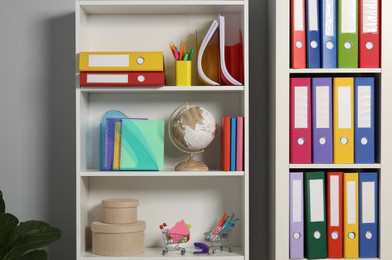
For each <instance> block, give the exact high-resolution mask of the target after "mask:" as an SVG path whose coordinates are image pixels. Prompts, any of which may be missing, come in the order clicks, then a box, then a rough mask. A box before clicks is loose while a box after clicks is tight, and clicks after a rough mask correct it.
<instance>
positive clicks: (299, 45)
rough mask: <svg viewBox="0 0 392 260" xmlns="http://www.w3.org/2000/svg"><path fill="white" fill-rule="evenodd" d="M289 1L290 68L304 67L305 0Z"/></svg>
mask: <svg viewBox="0 0 392 260" xmlns="http://www.w3.org/2000/svg"><path fill="white" fill-rule="evenodd" d="M290 3H291V9H290V12H291V23H290V24H291V37H290V38H291V39H290V41H291V68H294V69H298V68H306V27H305V0H290Z"/></svg>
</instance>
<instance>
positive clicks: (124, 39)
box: [75, 0, 249, 260]
mask: <svg viewBox="0 0 392 260" xmlns="http://www.w3.org/2000/svg"><path fill="white" fill-rule="evenodd" d="M219 14H220V15H224V16H225V18H226V27H228V26H230V25H234V26H235V27H238V29H239V30H241V31H242V35H243V47H244V82H245V84H244V86H199V85H197V83H196V67H197V66H196V65H197V64H196V55H197V54H196V55H194V59H193V64H192V67H193V84H192V85H193V86H191V87H176V86H174V85H175V75H174V58H173V57H172V54H171V52H170V48H169V42H171V41H173V42H175V43H176V44H179V43H180V42H181V41H185V42H186V44H187V48H188V49H189V48H191V47H196V46H197V43H198V42H201V40H202V37H204V34H203V33H205V32H206V31H207V30H208V28H209V26H210V25H211V23H212V21H213V19H216V18H217V17H218V15H219ZM248 32H249V30H248V1H247V0H241V1H231V0H226V1H221V0H216V1H207V0H205V1H194V0H191V1H165V0H162V1H77V2H76V53H75V60H76V63H77V64H78V58H79V56H78V54H79V53H80V52H82V51H163V52H164V62H165V80H166V86H164V87H161V88H150V87H148V88H147V87H144V88H142V87H134V88H112V87H106V88H91V87H90V88H84V87H80V86H79V71H78V69H77V71H76V113H77V115H76V120H77V123H76V184H77V201H76V206H77V239H76V242H77V259H78V260H80V259H94V258H96V259H106V260H108V259H118V258H116V257H103V256H98V255H94V254H92V253H91V236H92V235H91V229H90V224H91V222H92V221H95V220H100V204H101V201H102V199H107V198H116V197H129V198H135V199H138V200H139V207H138V219H140V220H144V221H145V222H146V226H147V227H146V231H145V253H144V254H142V255H135V256H129V257H122V258H121V259H157V258H158V259H159V258H162V259H163V258H165V259H172V258H177V257H185V258H188V257H192V258H198V257H199V258H201V257H202V258H203V259H233V260H248V259H249V206H248V205H249V170H248V169H249V164H248V161H249V160H248V147H249V140H248V120H247V119H248V118H249V117H248V115H249V111H248V90H249V78H248V71H249V68H248V45H249V44H248ZM76 67H78V66H76ZM184 102H188V103H189V104H191V105H201V106H203V107H205V108H206V109H208V110H209V111H210V112H211V113H212V114H213V115H214V117H215V119H216V121H217V124H218V131H217V136H216V137H215V140H214V141H213V142H212V143H211V145H210V146H209V147H208V148H207V149H206V151H205V153H204V154H203V155H198V156H199V157H202V159H203V161H204V162H205V163H206V164H207V165H208V166H209V168H210V171H208V172H176V171H174V167H175V165H176V164H177V163H178V162H179V161H183V160H186V159H187V155H186V154H184V153H182V152H180V151H178V150H176V148H175V147H174V146H173V145H172V144H171V142H170V140H169V137H168V134H167V133H165V161H164V168H165V169H164V170H163V171H158V172H155V171H154V172H153V171H135V172H132V171H110V172H108V171H105V172H103V171H99V122H100V118H101V116H102V114H103V113H104V112H106V111H107V110H109V109H117V110H120V111H122V112H124V113H125V114H127V115H128V116H130V117H148V118H149V119H161V120H162V119H163V120H165V123H166V124H167V121H168V119H169V116H170V114H171V113H172V111H174V110H175V109H176V108H177V107H178V106H179V105H181V104H183V103H184ZM226 115H227V116H239V115H243V116H244V117H245V119H246V120H245V132H244V134H245V140H244V149H245V153H244V155H245V158H244V169H245V170H244V171H241V172H223V171H221V170H220V155H221V151H220V150H221V135H220V129H221V119H222V117H223V116H226ZM165 132H166V130H165ZM224 212H226V213H228V214H230V213H235V214H236V215H237V216H238V217H240V223H239V224H238V225H236V227H235V229H234V230H233V233H232V239H231V241H232V244H233V246H234V248H233V252H232V253H229V252H228V251H227V249H226V251H223V252H217V253H216V254H215V255H211V256H196V255H193V253H192V251H194V250H196V251H198V250H199V249H194V246H193V243H194V242H203V241H204V237H203V233H204V232H207V231H209V230H211V229H212V228H213V227H214V225H216V223H217V222H218V221H219V219H220V218H221V216H222V215H223V213H224ZM181 219H184V220H185V222H186V223H189V224H191V225H192V228H191V239H190V241H189V242H187V244H185V246H186V247H187V252H186V254H185V255H184V256H181V254H180V253H179V252H171V251H169V252H168V254H167V255H166V256H162V254H161V252H162V235H161V231H160V229H159V225H160V224H162V223H163V222H166V223H167V224H168V226H171V225H174V224H175V222H176V221H178V220H181Z"/></svg>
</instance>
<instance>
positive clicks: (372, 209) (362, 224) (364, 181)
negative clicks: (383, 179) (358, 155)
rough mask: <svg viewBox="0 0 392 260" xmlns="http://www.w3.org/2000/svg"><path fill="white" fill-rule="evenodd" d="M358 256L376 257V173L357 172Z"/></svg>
mask: <svg viewBox="0 0 392 260" xmlns="http://www.w3.org/2000/svg"><path fill="white" fill-rule="evenodd" d="M359 257H361V258H363V257H374V258H377V257H378V173H377V172H360V173H359Z"/></svg>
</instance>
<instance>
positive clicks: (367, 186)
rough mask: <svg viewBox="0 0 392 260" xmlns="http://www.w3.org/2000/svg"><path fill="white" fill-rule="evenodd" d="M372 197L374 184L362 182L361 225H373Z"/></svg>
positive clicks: (373, 204) (373, 202) (373, 200)
mask: <svg viewBox="0 0 392 260" xmlns="http://www.w3.org/2000/svg"><path fill="white" fill-rule="evenodd" d="M374 195H375V185H374V182H372V181H366V182H362V223H374V222H375V221H376V214H375V206H376V205H375V196H374Z"/></svg>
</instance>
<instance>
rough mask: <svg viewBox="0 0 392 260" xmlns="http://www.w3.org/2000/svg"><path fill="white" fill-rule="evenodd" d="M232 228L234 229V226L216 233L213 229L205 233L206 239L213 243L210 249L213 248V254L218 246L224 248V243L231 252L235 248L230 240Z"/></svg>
mask: <svg viewBox="0 0 392 260" xmlns="http://www.w3.org/2000/svg"><path fill="white" fill-rule="evenodd" d="M232 230H233V226H231V227H228V228H225V229H222V230H220V231H218V232H216V233H214V232H213V231H210V232H206V233H204V240H205V241H207V242H209V243H210V244H211V245H210V249H211V250H212V253H213V254H215V250H216V249H217V248H219V249H220V250H223V245H226V246H228V247H229V252H232V251H233V248H232V246H231V242H230V237H231V231H232Z"/></svg>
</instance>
